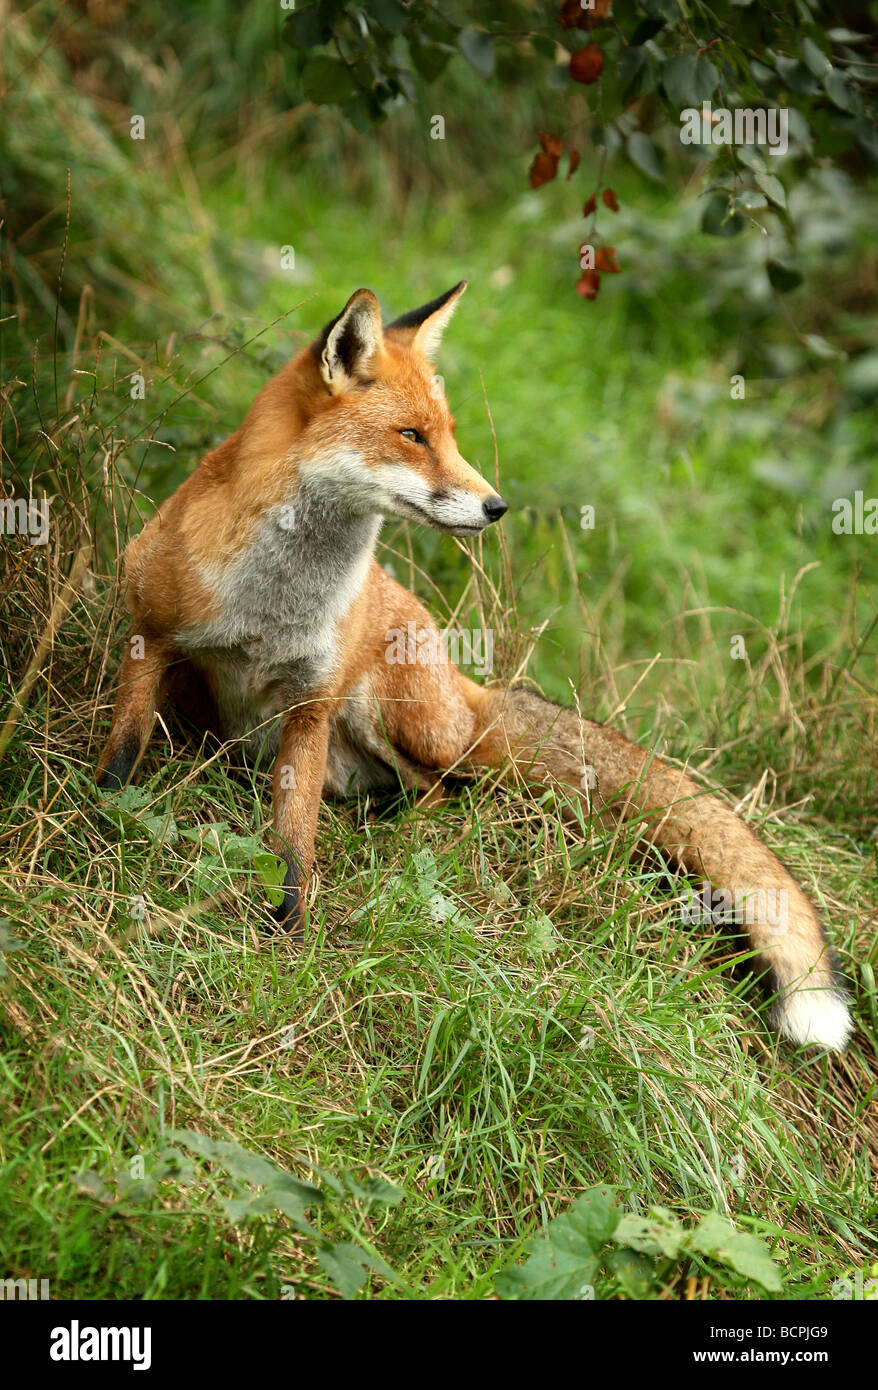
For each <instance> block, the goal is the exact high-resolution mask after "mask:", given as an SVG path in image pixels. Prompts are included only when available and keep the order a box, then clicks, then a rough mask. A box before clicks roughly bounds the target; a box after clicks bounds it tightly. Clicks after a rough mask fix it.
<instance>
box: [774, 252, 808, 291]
mask: <svg viewBox="0 0 878 1390" xmlns="http://www.w3.org/2000/svg"><path fill="white" fill-rule="evenodd" d="M765 269H766V271H767V272H768V278H769V280H770V282H771V285H772V287H773V288H774V289H776V290H777V291H778V292H779V293H780V294H788V293H789V291H790V290H794V289H797V288H798V286H799V285H801V283H802V276H801V274H800V273H799V271H798V270H795V269H794V268H793V266H789V265H784V264H783V262H782V261H775V260H770V261H766V263H765Z"/></svg>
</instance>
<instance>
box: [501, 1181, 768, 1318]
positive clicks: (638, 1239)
mask: <svg viewBox="0 0 878 1390" xmlns="http://www.w3.org/2000/svg"><path fill="white" fill-rule="evenodd" d="M528 1248H529V1254H528V1258H527V1260H526V1261H525V1263H524V1264H521V1265H512V1266H510V1267H509V1268H508V1269H505V1270H504V1271H503V1273H502V1274H500V1276H499V1277H498V1279H497V1283H496V1288H497V1292H498V1293H499V1294H500V1296H501V1297H502V1298H507V1299H520V1298H524V1299H534V1298H538V1299H576V1298H578V1299H592V1298H595V1297H596V1292H595V1287H596V1285H600V1287H601V1288H602V1289H607V1288H609V1289H610V1290H611V1291H613V1292H615V1293H616V1294H617V1295H619V1296H622V1297H624V1298H649V1297H652V1298H658V1297H661V1296H662V1295H663V1294H664V1292H665V1291H666V1289H667V1287H668V1285H669V1284H670V1283H673V1282H676V1281H677V1279H678V1278H679V1277H681V1276H683V1277H685V1276H687V1275H689V1274H690V1273H692V1272H702V1271H707V1272H709V1273H710V1274H711V1275H712V1277H713V1280H714V1282H715V1283H717V1284H718V1285H719V1287H721V1288H725V1289H726V1290H727V1291H728V1292H729V1294H730V1296H732V1297H739V1296H740V1292H741V1288H742V1286H743V1285H746V1284H756V1285H758V1286H760V1288H762V1289H763V1290H765V1292H767V1293H780V1292H781V1291H782V1287H783V1286H782V1283H781V1277H780V1270H779V1269H778V1266H777V1265H776V1264H775V1262H774V1261H773V1260H772V1258H771V1256H770V1254H769V1252H768V1250H767V1249H766V1247H765V1245H764V1243H763V1242H762V1241H761V1240H759V1239H758V1238H757V1237H756V1236H753V1235H750V1234H749V1233H748V1232H745V1231H736V1230H735V1228H734V1227H733V1226H732V1224H731V1222H730V1221H729V1220H728V1219H727V1218H726V1217H725V1216H723V1215H722V1214H721V1213H720V1212H717V1211H711V1212H708V1213H707V1215H706V1216H704V1217H702V1219H701V1220H700V1221H699V1222H698V1224H697V1225H696V1226H694V1227H692V1228H690V1229H689V1230H687V1229H686V1228H685V1227H684V1226H683V1224H682V1223H681V1221H680V1220H679V1219H678V1218H677V1217H676V1216H675V1215H674V1213H673V1212H670V1211H668V1210H667V1209H666V1208H664V1207H653V1208H651V1209H650V1211H649V1213H648V1214H647V1215H646V1216H637V1215H635V1214H633V1213H630V1212H623V1211H622V1210H621V1209H620V1207H619V1205H618V1202H617V1198H616V1194H615V1192H614V1191H613V1189H612V1188H610V1187H606V1186H601V1187H595V1188H592V1189H591V1190H590V1191H588V1192H584V1193H582V1195H581V1196H580V1197H577V1199H576V1201H575V1202H574V1203H573V1205H572V1206H571V1207H570V1208H569V1210H568V1211H566V1212H564V1213H563V1214H562V1215H561V1216H556V1217H555V1218H554V1220H552V1221H550V1222H549V1224H548V1226H547V1227H546V1229H545V1230H544V1231H543V1232H542V1234H541V1235H539V1236H537V1237H536V1238H535V1239H534V1240H532V1241H531V1242H530V1245H529V1247H528ZM603 1296H605V1295H603Z"/></svg>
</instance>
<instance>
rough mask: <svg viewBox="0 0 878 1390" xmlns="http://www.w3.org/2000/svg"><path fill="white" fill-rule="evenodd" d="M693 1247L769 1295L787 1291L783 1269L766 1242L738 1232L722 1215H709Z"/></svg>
mask: <svg viewBox="0 0 878 1390" xmlns="http://www.w3.org/2000/svg"><path fill="white" fill-rule="evenodd" d="M689 1246H690V1248H691V1249H692V1250H697V1251H699V1252H700V1253H701V1254H703V1255H707V1256H709V1258H710V1259H713V1260H717V1261H719V1263H721V1264H724V1265H727V1266H728V1267H729V1268H730V1269H733V1270H734V1271H735V1273H736V1274H740V1275H741V1277H742V1278H744V1279H753V1280H755V1282H756V1283H757V1284H761V1286H762V1288H763V1289H765V1290H766V1291H767V1292H768V1293H781V1292H782V1291H783V1281H782V1279H781V1273H780V1269H779V1267H778V1266H777V1265H776V1264H775V1262H774V1260H773V1259H772V1258H771V1255H770V1254H769V1252H768V1249H767V1247H766V1245H765V1244H764V1243H763V1241H761V1240H759V1238H758V1237H757V1236H753V1235H750V1234H749V1232H747V1231H736V1230H735V1228H734V1226H732V1224H731V1222H729V1221H727V1220H726V1218H725V1217H724V1216H722V1215H721V1213H720V1212H716V1211H712V1212H708V1214H707V1216H705V1217H704V1218H703V1220H702V1221H700V1222H699V1224H698V1225H697V1226H696V1228H695V1230H694V1231H693V1232H692V1233H691V1234H690V1236H689Z"/></svg>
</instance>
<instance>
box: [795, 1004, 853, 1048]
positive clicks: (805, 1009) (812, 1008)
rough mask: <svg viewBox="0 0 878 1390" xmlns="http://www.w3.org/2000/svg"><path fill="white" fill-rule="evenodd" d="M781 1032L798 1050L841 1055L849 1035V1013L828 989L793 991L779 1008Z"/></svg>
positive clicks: (846, 1007) (850, 1029)
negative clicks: (820, 1049) (806, 1048)
mask: <svg viewBox="0 0 878 1390" xmlns="http://www.w3.org/2000/svg"><path fill="white" fill-rule="evenodd" d="M780 1029H781V1032H782V1033H783V1034H784V1035H785V1037H788V1038H789V1039H790V1040H791V1041H792V1042H794V1043H798V1044H799V1046H800V1047H804V1046H807V1045H809V1044H810V1045H811V1046H814V1047H824V1048H826V1049H828V1051H830V1052H844V1050H845V1048H846V1047H847V1045H848V1042H849V1041H850V1036H851V1033H852V1032H853V1030H854V1028H853V1022H852V1020H851V1014H850V1009H849V1008H848V1005H847V1002H846V1001H845V999H844V998H843V997H842V995H840V994H835V993H833V992H832V991H831V990H828V989H807V988H806V989H797V990H796V991H795V993H793V994H791V995H789V996H788V997H787V998H786V999H785V1000H784V1002H783V1003H782V1004H781V1006H780Z"/></svg>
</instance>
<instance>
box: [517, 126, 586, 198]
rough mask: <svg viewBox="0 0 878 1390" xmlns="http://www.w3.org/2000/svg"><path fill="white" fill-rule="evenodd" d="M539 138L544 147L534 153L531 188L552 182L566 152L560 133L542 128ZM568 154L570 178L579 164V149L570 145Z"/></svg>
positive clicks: (529, 171) (529, 174)
mask: <svg viewBox="0 0 878 1390" xmlns="http://www.w3.org/2000/svg"><path fill="white" fill-rule="evenodd" d="M539 139H540V144H541V146H542V149H541V150H540V152H539V154H536V155H534V158H533V162H532V163H531V166H530V169H529V170H528V177H529V179H530V186H531V188H539V187H540V186H541V185H542V184H544V183H550V182H551V181H552V179H554V178H555V177H556V176H557V173H558V162H559V160H560V158H561V155H562V154H563V153H564V141H563V140H562V139H561V136H560V135H549V134H548V132H547V131H545V130H541V131H540V136H539ZM567 155H568V158H569V161H570V163H569V166H568V169H567V177H568V179H569V178H570V175H571V174H573V173H574V172H575V171H576V169H577V167H578V165H579V159H580V155H579V150H575V149H574V148H573V146H572V145H568V146H567Z"/></svg>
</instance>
